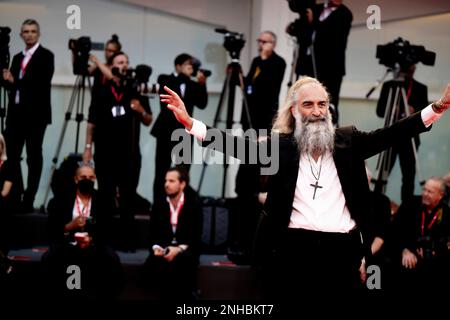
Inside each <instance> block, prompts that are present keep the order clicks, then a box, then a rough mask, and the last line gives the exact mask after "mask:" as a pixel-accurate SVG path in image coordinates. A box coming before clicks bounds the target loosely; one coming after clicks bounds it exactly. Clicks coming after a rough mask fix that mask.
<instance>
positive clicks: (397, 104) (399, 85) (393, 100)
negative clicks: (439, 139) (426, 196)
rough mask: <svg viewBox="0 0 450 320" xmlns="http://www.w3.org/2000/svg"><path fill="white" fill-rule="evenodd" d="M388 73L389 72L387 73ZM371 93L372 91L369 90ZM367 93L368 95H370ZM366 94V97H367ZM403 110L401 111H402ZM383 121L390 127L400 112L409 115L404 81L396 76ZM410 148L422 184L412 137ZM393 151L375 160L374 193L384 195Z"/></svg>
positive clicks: (414, 142)
mask: <svg viewBox="0 0 450 320" xmlns="http://www.w3.org/2000/svg"><path fill="white" fill-rule="evenodd" d="M387 72H389V70H388V71H387ZM371 92H373V90H371ZM371 92H369V94H370V93H371ZM369 94H368V95H369ZM402 109H403V110H402ZM384 110H385V121H384V126H385V127H388V126H391V125H392V124H393V123H394V122H396V121H398V120H399V119H400V116H401V114H402V112H403V113H404V114H405V116H406V117H408V116H409V115H410V111H409V105H408V99H407V98H406V91H405V87H404V79H403V78H401V77H399V76H398V75H397V74H395V75H394V81H393V86H391V87H390V88H389V93H388V96H387V102H386V106H385V109H384ZM411 147H412V151H413V154H414V161H415V166H416V171H417V175H418V177H419V181H420V182H421V184H422V183H423V182H422V178H421V174H420V166H419V159H418V157H417V148H416V141H415V140H414V137H413V138H411ZM392 153H393V151H392V148H389V149H388V150H385V151H383V152H382V153H381V154H380V155H379V156H378V160H377V166H376V170H377V175H376V176H377V178H376V180H375V191H377V192H382V193H385V191H386V185H387V183H388V179H389V173H390V170H391V167H392V165H393V161H395V159H392V158H393V154H392Z"/></svg>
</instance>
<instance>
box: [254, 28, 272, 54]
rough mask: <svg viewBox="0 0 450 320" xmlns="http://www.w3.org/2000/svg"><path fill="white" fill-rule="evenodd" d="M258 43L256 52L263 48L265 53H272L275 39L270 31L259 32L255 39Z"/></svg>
mask: <svg viewBox="0 0 450 320" xmlns="http://www.w3.org/2000/svg"><path fill="white" fill-rule="evenodd" d="M256 42H257V43H258V52H259V53H261V52H262V51H263V50H264V51H266V52H267V53H272V52H273V49H274V48H275V39H274V38H273V37H272V35H271V34H270V33H264V32H263V33H261V34H260V35H259V37H258V39H257V40H256Z"/></svg>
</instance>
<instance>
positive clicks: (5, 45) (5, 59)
mask: <svg viewBox="0 0 450 320" xmlns="http://www.w3.org/2000/svg"><path fill="white" fill-rule="evenodd" d="M10 33H11V28H9V27H0V70H3V69H8V68H9V40H10V37H9V34H10Z"/></svg>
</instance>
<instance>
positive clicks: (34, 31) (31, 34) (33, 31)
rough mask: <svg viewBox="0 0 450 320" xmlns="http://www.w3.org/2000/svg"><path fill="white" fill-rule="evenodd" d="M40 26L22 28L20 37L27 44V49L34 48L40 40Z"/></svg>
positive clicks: (29, 25) (24, 26)
mask: <svg viewBox="0 0 450 320" xmlns="http://www.w3.org/2000/svg"><path fill="white" fill-rule="evenodd" d="M39 36H40V34H39V30H38V26H37V25H35V24H25V25H23V26H22V31H21V32H20V37H21V38H22V39H23V41H24V42H25V45H26V47H27V48H31V47H33V46H34V45H35V44H36V43H37V42H38V40H39Z"/></svg>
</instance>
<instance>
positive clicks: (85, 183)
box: [78, 179, 94, 195]
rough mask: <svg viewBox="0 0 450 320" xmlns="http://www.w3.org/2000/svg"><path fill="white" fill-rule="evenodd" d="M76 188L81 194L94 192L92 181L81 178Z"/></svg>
mask: <svg viewBox="0 0 450 320" xmlns="http://www.w3.org/2000/svg"><path fill="white" fill-rule="evenodd" d="M78 190H79V191H80V193H81V194H84V195H90V194H92V193H93V192H94V181H92V180H89V179H82V180H80V181H78Z"/></svg>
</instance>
